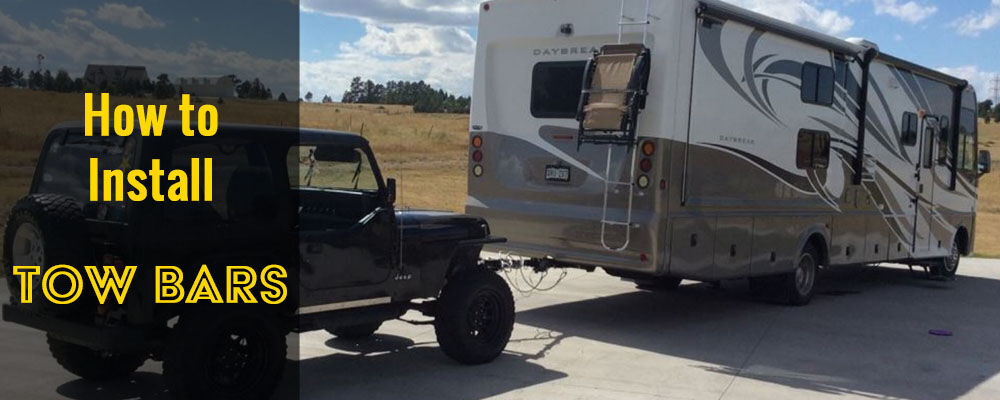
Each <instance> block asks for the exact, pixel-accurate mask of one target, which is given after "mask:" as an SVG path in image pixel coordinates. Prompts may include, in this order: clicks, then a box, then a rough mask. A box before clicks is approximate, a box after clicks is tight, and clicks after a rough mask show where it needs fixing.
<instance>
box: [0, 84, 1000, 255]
mask: <svg viewBox="0 0 1000 400" xmlns="http://www.w3.org/2000/svg"><path fill="white" fill-rule="evenodd" d="M13 90H14V89H3V88H0V224H2V223H4V222H5V221H6V213H7V211H8V210H9V209H10V207H11V205H12V204H13V202H14V201H16V200H17V199H18V198H20V197H21V196H22V195H24V193H25V192H26V191H27V188H28V184H29V182H30V180H31V173H32V171H33V169H34V165H35V161H36V158H37V153H38V149H39V148H40V147H41V142H42V140H43V138H44V135H45V133H46V132H47V130H48V128H49V127H51V126H52V125H54V124H56V123H58V122H60V121H64V120H79V119H81V118H82V110H83V96H81V95H78V94H58V93H46V92H27V91H20V90H18V91H16V93H15V92H12V91H13ZM142 101H143V100H136V99H122V98H117V99H112V103H117V102H130V103H136V102H142ZM164 104H169V105H171V107H170V108H171V110H173V111H172V112H171V113H170V114H168V116H167V118H168V119H177V118H178V115H177V114H176V107H174V105H176V102H167V103H164ZM296 106H298V107H300V108H299V114H298V121H297V122H298V123H299V124H300V125H301V126H303V127H310V128H322V129H334V130H342V131H351V132H361V133H362V134H363V135H364V136H365V137H366V138H367V139H368V140H369V141H371V143H372V147H373V148H374V150H375V153H376V154H377V157H378V160H379V163H380V166H381V168H382V172H383V175H385V176H386V177H395V178H397V179H399V183H400V187H399V189H400V190H399V204H400V205H401V206H403V207H411V208H432V209H443V210H452V211H461V210H462V208H463V205H464V203H465V194H466V159H467V157H468V154H467V153H468V116H466V115H455V114H414V113H413V112H412V110H411V109H410V107H404V106H373V105H350V104H337V103H334V104H301V105H296V104H295V103H284V104H280V103H274V102H255V101H240V100H229V101H227V102H226V103H225V104H222V105H217V107H219V113H220V116H221V119H222V120H223V121H227V122H237V121H238V122H245V123H262V124H274V125H293V124H295V122H296V121H295V120H294V119H295V113H294V111H295V110H294V108H289V107H296ZM40 107H45V108H46V110H47V111H46V112H45V113H35V112H33V111H35V110H36V109H37V108H40ZM980 145H981V148H983V149H989V150H991V151H992V152H993V153H994V154H997V155H1000V125H997V124H992V125H981V126H980ZM994 165H995V166H997V165H1000V163H998V162H994ZM979 200H980V201H979V215H978V219H977V224H976V238H977V243H976V253H977V255H979V256H987V257H1000V240H997V239H996V238H997V237H1000V171H996V172H994V173H993V174H990V175H987V176H986V177H984V178H983V179H982V181H981V182H980V199H979Z"/></svg>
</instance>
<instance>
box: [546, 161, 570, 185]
mask: <svg viewBox="0 0 1000 400" xmlns="http://www.w3.org/2000/svg"><path fill="white" fill-rule="evenodd" d="M545 180H547V181H555V182H569V167H560V166H557V165H549V166H546V167H545Z"/></svg>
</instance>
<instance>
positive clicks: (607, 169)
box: [601, 144, 636, 251]
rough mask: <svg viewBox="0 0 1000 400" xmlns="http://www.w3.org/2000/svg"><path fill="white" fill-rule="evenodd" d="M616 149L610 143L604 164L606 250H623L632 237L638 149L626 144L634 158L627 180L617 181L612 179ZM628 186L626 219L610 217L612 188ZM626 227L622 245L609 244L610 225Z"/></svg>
mask: <svg viewBox="0 0 1000 400" xmlns="http://www.w3.org/2000/svg"><path fill="white" fill-rule="evenodd" d="M614 149H615V145H614V144H608V159H607V163H605V164H604V203H603V204H602V207H601V246H603V247H604V248H605V249H606V250H610V251H622V250H625V249H626V248H627V247H628V245H629V241H630V240H631V237H632V199H633V197H634V194H635V158H636V151H635V146H626V147H625V151H627V152H629V153H632V160H631V162H630V163H629V165H630V166H629V173H628V180H627V181H616V180H612V177H611V159H612V154H613V151H614ZM621 186H627V187H628V205H627V207H626V208H625V220H624V221H616V220H610V219H608V197H609V194H610V192H611V188H614V187H621ZM613 226H618V227H624V228H625V240H624V241H623V242H622V244H621V246H612V245H610V244H608V227H613Z"/></svg>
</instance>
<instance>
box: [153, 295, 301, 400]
mask: <svg viewBox="0 0 1000 400" xmlns="http://www.w3.org/2000/svg"><path fill="white" fill-rule="evenodd" d="M280 326H281V322H280V321H278V320H277V319H276V318H272V317H269V316H267V315H266V314H265V313H263V312H260V310H221V311H220V312H207V311H204V310H201V311H192V312H189V313H187V314H184V315H181V318H180V320H179V321H178V322H177V324H176V325H175V326H174V328H173V332H172V333H171V337H170V340H169V343H168V345H167V349H166V352H165V354H164V359H163V375H164V380H165V381H166V384H167V388H168V389H169V390H170V393H171V394H173V396H174V397H176V398H177V399H206V400H207V399H212V400H236V399H239V400H244V399H245V400H264V399H269V398H270V397H271V395H272V394H273V392H274V390H275V388H276V387H277V384H278V381H279V380H280V379H281V375H282V372H283V371H284V368H285V357H286V355H287V353H288V347H287V344H286V342H285V331H284V330H283V329H282V328H280Z"/></svg>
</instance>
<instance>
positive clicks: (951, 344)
mask: <svg viewBox="0 0 1000 400" xmlns="http://www.w3.org/2000/svg"><path fill="white" fill-rule="evenodd" d="M608 279H611V278H608ZM820 285H821V286H820V287H819V288H818V293H819V294H818V295H817V296H816V297H815V298H814V300H813V302H812V304H810V305H809V306H807V307H785V306H780V305H775V304H771V303H770V302H769V301H767V299H766V298H763V299H762V298H761V297H760V296H758V295H755V294H754V293H752V292H749V291H748V290H746V289H745V288H743V287H742V286H740V285H735V287H733V286H734V285H731V284H727V285H726V289H723V290H720V289H718V288H714V287H712V286H711V285H707V284H693V285H683V286H681V287H680V288H679V289H678V290H676V291H673V292H641V291H636V292H629V293H625V294H620V295H615V296H609V297H603V298H595V299H590V300H584V301H577V302H570V303H563V304H558V305H554V306H548V307H541V308H536V309H532V310H528V311H522V312H520V313H518V315H517V321H518V323H519V324H524V325H528V326H531V327H534V328H536V329H537V330H538V331H539V332H541V333H540V334H539V335H538V336H537V337H535V338H519V339H515V340H514V341H538V343H539V345H540V346H541V347H542V350H541V351H539V352H537V353H536V354H522V353H514V352H505V354H503V355H502V356H501V357H500V358H499V359H497V360H496V361H495V362H493V363H491V364H487V365H481V366H472V367H470V366H463V365H459V364H457V363H455V362H454V361H452V360H451V359H449V358H447V357H446V356H445V355H444V354H443V353H441V351H440V350H439V349H438V348H437V346H436V345H434V344H433V343H414V342H413V340H412V339H409V338H404V337H398V336H391V335H382V334H379V335H376V336H375V337H373V338H372V339H370V340H366V341H362V342H347V341H340V340H336V339H330V340H329V341H327V342H326V345H327V346H328V347H330V348H332V349H336V350H340V351H345V352H349V353H350V354H346V353H338V354H333V355H329V356H324V357H318V358H312V359H307V360H303V361H298V362H295V361H289V368H288V370H287V371H288V373H287V374H286V377H285V379H284V381H283V383H282V384H281V386H280V387H279V392H278V393H279V394H278V396H277V398H279V399H282V398H293V397H296V396H297V395H298V394H299V393H301V394H302V396H301V397H302V398H310V399H321V398H322V399H325V398H349V397H351V396H360V395H364V396H365V398H367V399H377V398H379V397H378V396H384V397H385V398H463V399H473V398H484V397H489V396H495V395H500V394H504V393H510V392H513V391H517V390H520V389H525V388H528V387H531V386H533V385H538V384H541V383H545V382H550V381H553V380H558V379H561V378H564V377H566V376H567V374H566V373H564V372H562V371H557V370H552V369H547V368H546V367H544V366H542V365H539V364H538V363H536V362H534V361H536V360H538V359H542V358H544V357H545V355H546V354H547V353H548V352H549V351H550V350H552V349H554V348H558V347H559V345H560V342H561V341H562V339H564V338H567V337H577V338H584V339H588V340H593V341H599V342H603V343H608V344H612V345H617V346H624V347H629V348H634V349H639V350H643V351H648V352H654V353H658V354H661V355H666V356H670V357H676V358H680V359H685V360H690V361H691V362H690V363H688V364H691V365H692V366H694V367H695V368H699V369H701V370H705V371H709V372H713V373H718V374H724V375H728V376H733V377H736V376H738V377H739V378H740V379H748V380H753V381H760V382H766V383H771V384H777V385H781V386H786V387H791V388H798V389H804V390H810V391H814V392H817V393H824V394H840V395H854V396H865V397H892V398H911V399H918V400H922V399H927V400H931V399H934V400H936V399H954V398H958V397H960V396H962V395H963V394H966V393H968V392H969V391H970V390H972V389H973V388H975V387H976V386H978V385H980V384H981V383H983V382H985V381H986V380H987V379H989V378H990V377H992V376H993V375H995V374H997V373H1000V346H997V345H996V339H997V336H996V335H997V334H996V333H997V332H1000V310H998V308H997V307H994V306H993V305H995V304H996V303H995V296H996V294H997V293H1000V281H997V280H992V279H985V278H976V277H965V276H960V277H959V278H958V279H957V280H956V281H953V282H935V281H929V280H925V279H922V277H921V276H919V275H913V274H911V273H910V272H909V271H907V270H905V269H899V268H871V267H851V268H840V269H837V270H834V271H828V272H826V273H825V274H824V276H823V280H822V281H821V284H820ZM931 329H943V330H949V331H953V332H954V336H952V337H939V336H933V335H930V334H928V331H929V330H931ZM480 378H488V379H480ZM387 380H391V381H392V383H391V384H389V385H387V384H386V381H387ZM296 383H297V386H296ZM57 391H58V393H59V394H61V395H63V396H65V397H68V398H72V399H78V400H91V399H94V400H96V399H114V400H118V399H133V398H138V399H146V400H158V399H167V398H169V396H168V395H166V394H165V393H164V389H163V384H162V378H161V377H160V375H159V374H155V373H149V372H140V373H137V374H135V375H134V376H133V377H132V379H131V380H130V381H128V382H111V383H106V384H94V383H88V382H84V381H81V380H74V381H71V382H68V383H66V384H63V385H62V386H60V387H59V388H58V389H57Z"/></svg>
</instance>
